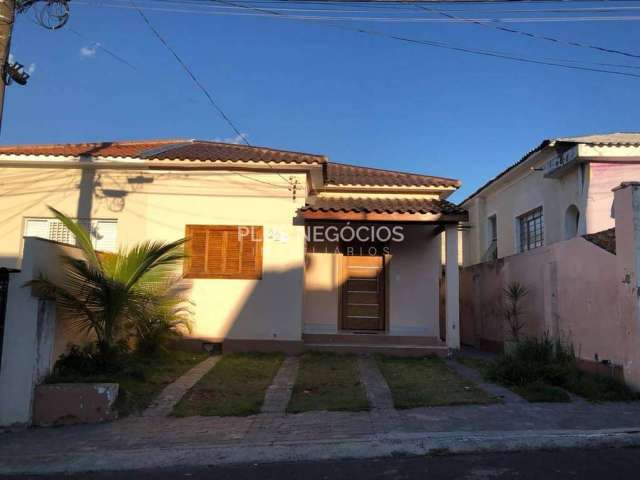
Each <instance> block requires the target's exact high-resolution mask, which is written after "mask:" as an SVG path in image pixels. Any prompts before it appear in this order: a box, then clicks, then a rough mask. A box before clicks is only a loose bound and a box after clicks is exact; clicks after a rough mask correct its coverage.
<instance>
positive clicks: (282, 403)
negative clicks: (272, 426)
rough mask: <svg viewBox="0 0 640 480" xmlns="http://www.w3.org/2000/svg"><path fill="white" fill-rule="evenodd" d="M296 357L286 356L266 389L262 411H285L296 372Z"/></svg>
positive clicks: (298, 361)
mask: <svg viewBox="0 0 640 480" xmlns="http://www.w3.org/2000/svg"><path fill="white" fill-rule="evenodd" d="M299 364H300V359H299V358H298V357H287V358H285V359H284V362H282V366H281V367H280V370H278V373H277V374H276V376H275V378H274V379H273V382H272V383H271V385H270V386H269V388H268V389H267V393H266V394H265V397H264V403H263V404H262V413H281V414H283V413H285V412H286V411H287V405H289V400H290V399H291V392H292V390H293V384H294V383H295V381H296V376H297V374H298V365H299Z"/></svg>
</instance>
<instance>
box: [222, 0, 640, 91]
mask: <svg viewBox="0 0 640 480" xmlns="http://www.w3.org/2000/svg"><path fill="white" fill-rule="evenodd" d="M214 1H216V2H218V3H221V4H224V5H234V6H241V8H246V9H250V10H256V11H260V12H262V13H266V14H269V15H273V16H281V14H280V13H279V12H276V11H271V10H269V9H264V8H259V7H251V6H248V5H246V6H245V5H241V4H238V3H236V2H232V1H228V0H214ZM326 25H329V26H331V27H334V28H338V29H342V30H348V31H353V32H357V33H360V34H364V35H369V36H377V37H382V38H387V39H392V40H395V41H399V42H404V43H411V44H417V45H426V46H430V47H435V48H441V49H447V50H453V51H458V52H463V53H469V54H475V55H483V56H488V57H494V58H501V59H504V60H512V61H517V62H521V63H531V64H537V65H546V66H553V67H559V68H565V69H571V70H581V71H589V72H595V73H606V74H611V75H619V76H625V77H632V78H640V75H637V74H634V73H629V72H620V71H617V70H609V69H604V68H591V67H583V66H577V65H567V64H564V63H559V62H548V61H545V60H536V59H532V58H527V57H523V56H516V55H510V54H503V53H498V52H493V51H490V50H479V49H475V48H469V47H461V46H456V45H452V44H449V43H445V42H438V41H432V40H420V39H415V38H410V37H405V36H401V35H395V34H388V33H385V32H380V31H377V30H369V29H365V28H360V27H349V26H345V25H336V24H326Z"/></svg>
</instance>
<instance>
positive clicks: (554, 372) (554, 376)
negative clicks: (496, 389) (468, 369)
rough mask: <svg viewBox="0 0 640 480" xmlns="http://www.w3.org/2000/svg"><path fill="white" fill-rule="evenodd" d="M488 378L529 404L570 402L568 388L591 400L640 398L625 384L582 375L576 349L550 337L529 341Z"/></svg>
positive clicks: (501, 360) (500, 359) (499, 361)
mask: <svg viewBox="0 0 640 480" xmlns="http://www.w3.org/2000/svg"><path fill="white" fill-rule="evenodd" d="M487 378H488V379H489V380H491V381H495V382H497V383H501V384H503V385H507V386H509V387H512V388H513V389H514V390H515V391H516V392H517V393H520V394H521V395H523V396H524V397H525V398H527V399H528V400H529V401H549V402H553V401H567V400H568V397H567V395H566V393H565V392H564V391H563V390H561V389H566V390H568V391H570V392H572V393H575V394H576V395H580V396H582V397H584V398H586V399H588V400H591V401H630V400H636V399H639V398H640V397H639V395H638V394H637V393H634V392H633V391H632V390H631V389H630V388H629V387H627V386H626V385H625V384H624V383H622V382H620V381H618V380H616V379H614V378H612V377H606V376H603V375H593V374H589V373H586V372H582V371H580V370H579V369H578V367H577V364H576V356H575V352H574V349H573V347H571V346H568V345H566V344H565V343H563V342H561V341H553V340H551V339H550V338H549V337H548V336H544V337H543V338H542V339H536V338H528V339H526V340H522V341H521V342H519V343H518V344H517V345H516V346H515V347H514V349H513V350H512V351H510V352H508V353H505V354H502V355H500V356H499V357H498V359H497V360H496V361H495V362H494V363H492V364H491V365H490V366H489V369H488V371H487Z"/></svg>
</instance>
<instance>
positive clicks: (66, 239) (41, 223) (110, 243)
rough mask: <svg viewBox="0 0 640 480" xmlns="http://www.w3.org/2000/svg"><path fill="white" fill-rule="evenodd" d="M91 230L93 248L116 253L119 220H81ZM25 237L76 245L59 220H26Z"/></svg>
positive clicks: (73, 237) (71, 235) (73, 238)
mask: <svg viewBox="0 0 640 480" xmlns="http://www.w3.org/2000/svg"><path fill="white" fill-rule="evenodd" d="M78 223H80V224H81V225H83V226H84V227H85V228H87V229H88V230H89V233H90V235H91V240H92V243H93V246H94V248H95V249H96V250H100V251H102V252H115V251H116V250H117V248H118V245H117V227H118V221H117V220H80V221H79V222H78ZM24 236H25V237H38V238H44V239H46V240H53V241H54V242H60V243H67V244H69V245H75V244H76V238H75V236H74V235H73V234H72V233H71V232H70V231H69V229H68V228H67V227H65V226H64V224H63V223H62V222H61V221H60V220H58V219H57V218H26V219H25V222H24Z"/></svg>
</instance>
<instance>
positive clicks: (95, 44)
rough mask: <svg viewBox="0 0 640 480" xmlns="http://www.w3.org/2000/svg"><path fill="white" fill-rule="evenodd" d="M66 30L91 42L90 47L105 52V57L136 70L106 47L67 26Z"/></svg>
mask: <svg viewBox="0 0 640 480" xmlns="http://www.w3.org/2000/svg"><path fill="white" fill-rule="evenodd" d="M67 30H69V31H70V32H71V33H73V34H74V35H75V36H77V37H79V38H82V39H83V40H85V41H87V42H91V43H92V45H93V46H94V47H96V48H99V49H100V50H102V51H103V52H105V53H106V54H107V55H109V56H111V57H112V58H114V59H116V60H117V61H119V62H120V63H123V64H124V65H126V66H128V67H129V68H132V69H133V70H136V71H137V70H138V69H137V68H136V67H135V66H134V65H133V64H132V63H130V62H129V61H128V60H127V59H125V58H123V57H121V56H120V55H118V54H117V53H114V52H112V51H111V50H109V49H108V48H107V47H105V46H104V45H102V43H101V42H96V41H95V40H91V39H90V38H87V37H86V36H85V35H83V34H82V33H80V32H78V31H77V30H75V29H74V28H73V27H71V26H68V25H67Z"/></svg>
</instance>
